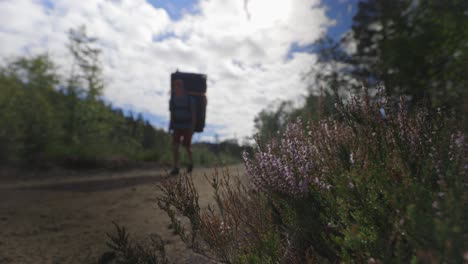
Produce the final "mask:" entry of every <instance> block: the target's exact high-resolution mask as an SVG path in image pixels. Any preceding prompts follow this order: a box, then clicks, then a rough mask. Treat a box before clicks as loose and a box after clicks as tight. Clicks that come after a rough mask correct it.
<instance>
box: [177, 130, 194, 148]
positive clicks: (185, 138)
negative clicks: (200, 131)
mask: <svg viewBox="0 0 468 264" xmlns="http://www.w3.org/2000/svg"><path fill="white" fill-rule="evenodd" d="M180 143H182V146H184V147H188V148H189V147H190V144H191V143H192V130H191V129H189V128H183V129H174V132H172V144H175V145H179V144H180Z"/></svg>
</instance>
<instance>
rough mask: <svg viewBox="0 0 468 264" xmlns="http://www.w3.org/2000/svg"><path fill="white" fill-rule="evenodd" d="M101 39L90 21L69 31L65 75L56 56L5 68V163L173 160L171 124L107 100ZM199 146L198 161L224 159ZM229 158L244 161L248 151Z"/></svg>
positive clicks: (1, 98)
mask: <svg viewBox="0 0 468 264" xmlns="http://www.w3.org/2000/svg"><path fill="white" fill-rule="evenodd" d="M96 41H97V39H96V38H93V37H90V36H89V35H88V34H87V33H86V29H85V27H80V28H78V29H73V30H70V31H69V43H68V46H67V47H68V50H69V51H70V54H71V57H72V59H73V60H72V61H73V64H72V67H71V68H72V69H71V73H70V75H69V76H63V75H61V74H59V69H58V67H57V65H56V64H55V63H54V62H53V60H52V58H51V57H50V56H48V55H38V56H34V57H31V58H26V57H22V58H17V59H15V60H13V61H11V62H9V63H7V64H6V65H4V66H2V67H1V68H0V109H1V111H0V123H1V124H2V125H1V126H0V146H1V148H0V164H3V165H13V166H21V167H32V168H36V167H44V168H49V167H52V166H65V167H71V168H88V167H102V166H110V167H119V166H123V165H127V164H129V163H132V162H145V161H150V162H153V163H157V164H169V163H170V162H171V157H172V156H171V155H172V154H171V137H170V135H169V134H168V133H167V132H166V131H164V130H163V129H159V128H154V127H153V126H152V125H151V124H150V123H149V122H148V121H147V120H144V118H143V117H142V115H141V114H138V115H136V116H134V115H133V114H131V115H125V114H124V112H123V111H122V110H121V109H119V108H116V107H114V106H113V105H112V104H110V103H106V102H105V101H104V100H103V99H102V97H101V95H102V91H103V89H104V82H103V80H102V67H101V64H100V53H101V50H100V49H98V48H97V47H96ZM194 152H195V153H194V156H195V161H196V162H197V163H202V164H209V163H213V162H215V161H219V159H218V158H217V157H218V156H219V155H218V154H219V153H215V152H214V151H212V150H210V149H209V148H208V147H206V146H203V145H200V146H195V150H194ZM223 155H224V154H223ZM223 157H224V159H226V160H231V161H232V160H235V159H236V158H237V160H239V159H240V154H238V155H237V157H236V155H233V153H231V152H229V153H225V155H224V156H223Z"/></svg>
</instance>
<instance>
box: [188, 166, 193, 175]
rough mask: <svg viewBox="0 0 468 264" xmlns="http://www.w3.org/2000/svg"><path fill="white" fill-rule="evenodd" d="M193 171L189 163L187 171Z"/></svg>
mask: <svg viewBox="0 0 468 264" xmlns="http://www.w3.org/2000/svg"><path fill="white" fill-rule="evenodd" d="M192 171H193V164H189V165H188V166H187V173H191V172H192Z"/></svg>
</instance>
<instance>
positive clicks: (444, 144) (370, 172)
mask: <svg viewBox="0 0 468 264" xmlns="http://www.w3.org/2000/svg"><path fill="white" fill-rule="evenodd" d="M388 101H389V100H385V102H388ZM338 109H339V113H340V115H339V116H336V117H335V118H334V119H329V120H324V121H321V122H319V123H317V124H307V125H303V124H302V122H301V121H300V120H298V121H296V122H294V123H290V124H289V125H288V127H287V129H286V131H285V133H284V134H283V135H282V137H281V139H279V140H276V141H275V140H274V141H273V142H271V143H269V144H266V145H265V146H263V147H258V148H257V150H256V152H255V154H254V155H253V157H249V156H248V155H247V154H245V155H244V161H245V164H246V167H247V173H248V175H249V176H250V177H251V179H252V182H253V184H254V185H255V188H256V189H257V190H261V191H264V192H267V193H269V194H270V197H272V200H273V202H276V203H282V204H286V205H287V206H286V208H287V209H286V211H287V210H293V211H294V213H295V218H294V219H293V221H292V222H291V221H290V222H289V223H286V221H283V222H285V223H286V226H287V227H288V228H289V230H299V231H300V232H297V233H298V235H296V236H295V237H294V235H293V237H294V238H293V241H295V242H297V244H293V247H294V250H296V254H298V255H299V256H302V257H304V256H306V253H307V252H310V251H311V250H313V254H315V255H319V256H320V257H324V258H326V259H328V260H329V261H332V262H334V261H337V260H345V261H352V260H353V261H357V262H366V261H390V260H391V261H403V262H408V261H410V260H415V261H416V260H423V261H425V260H427V261H429V260H431V261H444V260H445V261H453V260H457V262H462V259H463V253H462V252H463V251H464V250H466V249H464V248H463V235H464V234H465V235H466V230H463V226H465V225H464V222H463V219H466V214H465V210H463V199H464V197H466V196H464V192H463V190H464V185H463V180H464V178H463V177H464V175H466V169H467V168H466V166H465V164H466V160H465V156H464V151H465V149H466V144H465V141H464V134H463V133H462V132H460V131H457V130H456V128H457V124H456V123H454V122H453V120H450V119H448V118H446V117H445V116H444V115H443V114H442V113H441V111H436V110H431V109H429V108H423V107H421V108H418V109H417V110H415V111H413V112H409V111H408V110H407V109H408V107H407V106H406V105H405V103H404V101H403V100H401V101H400V103H399V104H398V107H393V106H392V105H391V104H390V103H385V104H380V103H371V102H370V99H369V97H368V96H364V97H355V98H353V100H352V101H351V102H349V103H347V104H339V105H338ZM288 214H290V213H288Z"/></svg>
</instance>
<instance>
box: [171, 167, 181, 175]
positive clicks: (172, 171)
mask: <svg viewBox="0 0 468 264" xmlns="http://www.w3.org/2000/svg"><path fill="white" fill-rule="evenodd" d="M169 175H171V176H176V175H179V168H173V169H172V170H171V172H170V173H169Z"/></svg>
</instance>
